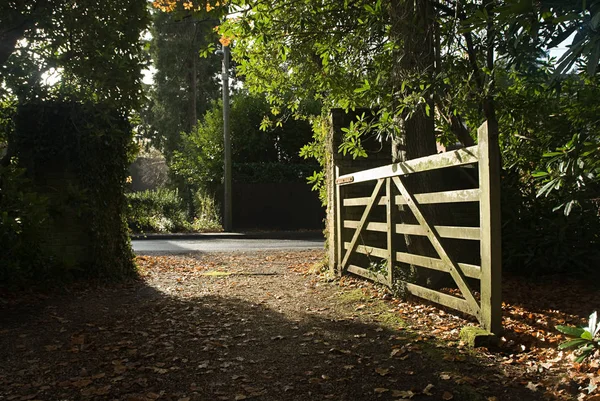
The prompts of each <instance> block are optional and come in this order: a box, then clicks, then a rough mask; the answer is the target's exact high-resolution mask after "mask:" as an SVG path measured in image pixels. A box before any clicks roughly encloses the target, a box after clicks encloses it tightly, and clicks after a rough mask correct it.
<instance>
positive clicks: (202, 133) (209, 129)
mask: <svg viewBox="0 0 600 401" xmlns="http://www.w3.org/2000/svg"><path fill="white" fill-rule="evenodd" d="M269 113H270V108H269V106H268V104H267V101H266V100H265V98H264V97H261V96H253V95H248V94H247V93H245V92H243V91H240V92H238V93H236V94H235V95H234V96H233V101H232V106H231V115H230V117H231V125H230V129H231V143H232V145H231V146H232V159H233V163H232V164H233V180H234V181H238V182H254V183H256V182H285V181H295V182H297V181H302V180H304V179H305V178H306V177H308V176H309V175H310V173H312V170H314V166H311V165H308V164H305V163H302V159H301V157H300V156H299V155H298V150H299V149H300V146H302V144H304V143H306V141H307V140H308V138H309V135H310V126H309V125H308V123H306V122H305V121H294V120H289V121H287V122H286V123H285V124H284V125H283V126H281V127H272V128H266V129H265V130H261V129H260V126H261V123H262V122H263V119H264V116H266V115H268V114H269ZM170 167H171V170H172V171H173V173H174V174H175V175H176V176H179V177H181V178H183V179H184V180H185V182H186V183H187V184H189V185H191V186H192V187H193V188H202V189H205V190H207V191H209V192H211V193H215V191H216V188H217V187H218V185H219V184H220V183H221V182H222V176H223V114H222V105H221V103H217V102H215V103H214V104H213V106H212V108H211V109H210V110H208V111H207V113H206V114H205V116H204V118H203V119H202V121H201V122H200V123H199V124H198V126H197V127H196V128H195V130H194V131H193V132H191V133H185V134H182V146H181V148H180V150H178V151H175V152H174V154H173V158H172V162H171V165H170Z"/></svg>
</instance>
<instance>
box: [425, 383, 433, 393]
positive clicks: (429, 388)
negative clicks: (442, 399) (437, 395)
mask: <svg viewBox="0 0 600 401" xmlns="http://www.w3.org/2000/svg"><path fill="white" fill-rule="evenodd" d="M433 387H434V386H433V384H431V383H429V384H428V385H427V386H426V387H425V388H424V389H423V394H425V395H433V394H431V389H432V388H433Z"/></svg>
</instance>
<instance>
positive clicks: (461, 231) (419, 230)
mask: <svg viewBox="0 0 600 401" xmlns="http://www.w3.org/2000/svg"><path fill="white" fill-rule="evenodd" d="M433 229H434V230H436V231H437V233H438V235H439V236H440V237H442V238H455V239H465V240H478V239H479V236H480V231H481V230H480V228H479V227H453V226H433ZM396 233H398V234H408V235H423V236H427V235H428V234H427V228H425V227H423V226H420V225H417V224H396Z"/></svg>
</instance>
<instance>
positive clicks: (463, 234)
mask: <svg viewBox="0 0 600 401" xmlns="http://www.w3.org/2000/svg"><path fill="white" fill-rule="evenodd" d="M358 223H359V221H356V220H344V227H345V228H356V227H358ZM387 227H388V226H387V223H379V222H370V223H367V225H366V227H364V229H365V230H368V231H376V232H381V233H385V232H387ZM434 229H435V230H436V231H437V233H438V235H439V236H440V237H442V238H455V239H464V240H475V241H476V240H478V239H479V236H480V231H481V230H480V228H479V227H454V226H434ZM395 232H396V234H408V235H422V236H427V229H426V228H424V227H423V226H420V225H418V224H396V225H395Z"/></svg>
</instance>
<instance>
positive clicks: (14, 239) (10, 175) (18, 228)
mask: <svg viewBox="0 0 600 401" xmlns="http://www.w3.org/2000/svg"><path fill="white" fill-rule="evenodd" d="M47 203H48V202H47V199H46V198H44V197H43V196H41V195H40V194H38V193H37V192H36V191H35V189H34V187H33V185H32V183H31V181H30V180H28V179H27V178H26V177H25V170H24V169H22V168H18V167H17V162H16V160H13V161H11V163H10V164H9V165H8V166H7V167H0V249H2V252H1V253H0V286H7V287H15V286H21V285H24V284H25V283H27V282H29V281H31V280H32V279H33V278H34V277H37V278H40V279H42V280H46V279H48V278H49V277H48V276H49V273H50V267H51V265H50V263H49V261H44V258H43V256H42V253H41V250H40V248H39V242H40V239H41V235H40V232H42V231H43V230H44V228H45V224H46V223H47V220H48V218H49V216H48V210H47V209H48V204H47Z"/></svg>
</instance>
